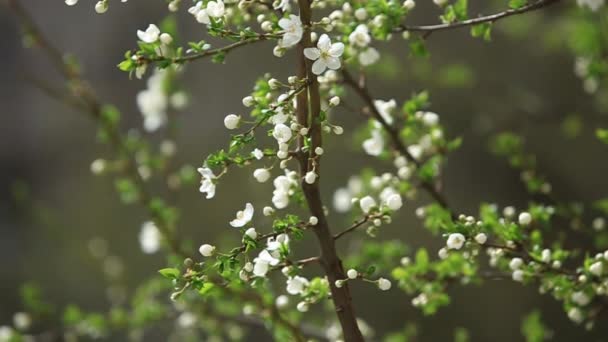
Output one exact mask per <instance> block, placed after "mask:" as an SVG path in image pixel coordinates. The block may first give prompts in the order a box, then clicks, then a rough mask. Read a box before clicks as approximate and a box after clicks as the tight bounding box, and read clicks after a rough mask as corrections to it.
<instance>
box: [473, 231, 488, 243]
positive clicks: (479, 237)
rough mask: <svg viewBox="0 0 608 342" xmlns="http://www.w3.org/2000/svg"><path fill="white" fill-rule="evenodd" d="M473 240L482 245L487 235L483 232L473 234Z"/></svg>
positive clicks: (486, 239)
mask: <svg viewBox="0 0 608 342" xmlns="http://www.w3.org/2000/svg"><path fill="white" fill-rule="evenodd" d="M475 241H476V242H477V243H478V244H480V245H483V244H484V243H486V241H488V236H487V235H486V234H484V233H479V234H477V235H475Z"/></svg>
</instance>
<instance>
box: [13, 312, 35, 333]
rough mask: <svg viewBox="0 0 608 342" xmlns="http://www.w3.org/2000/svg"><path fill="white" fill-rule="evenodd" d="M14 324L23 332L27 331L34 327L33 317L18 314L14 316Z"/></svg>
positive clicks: (21, 313)
mask: <svg viewBox="0 0 608 342" xmlns="http://www.w3.org/2000/svg"><path fill="white" fill-rule="evenodd" d="M13 324H14V325H15V328H17V329H19V330H21V331H23V330H27V329H28V328H29V327H30V326H31V325H32V317H31V316H30V315H29V314H28V313H25V312H17V313H15V314H14V315H13Z"/></svg>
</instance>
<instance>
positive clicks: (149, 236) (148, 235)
mask: <svg viewBox="0 0 608 342" xmlns="http://www.w3.org/2000/svg"><path fill="white" fill-rule="evenodd" d="M160 240H161V235H160V232H159V231H158V228H157V227H156V225H155V224H154V222H152V221H147V222H144V224H143V225H142V226H141V230H140V232H139V245H140V246H141V250H142V251H143V252H144V253H146V254H153V253H156V252H158V250H159V249H160Z"/></svg>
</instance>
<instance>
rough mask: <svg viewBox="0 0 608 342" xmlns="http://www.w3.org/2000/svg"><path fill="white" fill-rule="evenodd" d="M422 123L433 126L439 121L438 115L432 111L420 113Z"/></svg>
mask: <svg viewBox="0 0 608 342" xmlns="http://www.w3.org/2000/svg"><path fill="white" fill-rule="evenodd" d="M422 123H424V124H425V125H426V126H435V125H437V123H439V115H437V113H433V112H424V114H422Z"/></svg>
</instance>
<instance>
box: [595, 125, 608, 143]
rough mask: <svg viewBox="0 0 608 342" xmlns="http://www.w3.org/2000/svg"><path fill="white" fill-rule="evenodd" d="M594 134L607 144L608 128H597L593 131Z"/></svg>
mask: <svg viewBox="0 0 608 342" xmlns="http://www.w3.org/2000/svg"><path fill="white" fill-rule="evenodd" d="M595 136H596V137H597V138H598V139H600V141H601V142H603V143H604V144H608V129H605V128H598V129H597V130H596V131H595Z"/></svg>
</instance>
